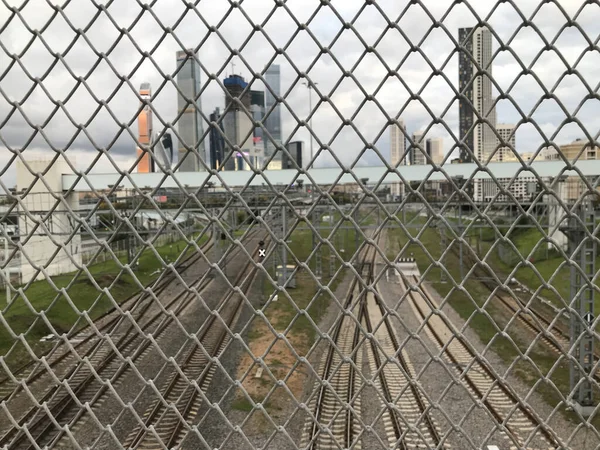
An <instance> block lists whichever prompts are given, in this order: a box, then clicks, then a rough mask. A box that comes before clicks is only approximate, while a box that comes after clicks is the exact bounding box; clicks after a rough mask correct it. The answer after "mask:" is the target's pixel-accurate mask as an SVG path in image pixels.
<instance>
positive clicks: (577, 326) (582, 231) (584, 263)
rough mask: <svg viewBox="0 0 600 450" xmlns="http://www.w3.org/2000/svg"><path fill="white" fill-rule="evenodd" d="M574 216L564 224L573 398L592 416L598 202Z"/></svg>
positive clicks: (579, 209) (587, 203)
mask: <svg viewBox="0 0 600 450" xmlns="http://www.w3.org/2000/svg"><path fill="white" fill-rule="evenodd" d="M572 212H573V216H572V217H571V218H570V219H569V220H568V224H567V227H563V228H562V230H563V232H565V234H566V235H567V237H568V239H569V253H570V255H571V298H570V304H569V307H570V317H571V321H570V322H571V351H570V354H571V362H570V386H571V398H572V401H573V404H574V407H575V409H577V410H578V411H579V412H580V413H581V414H582V415H584V416H589V415H591V414H592V413H593V411H594V410H595V406H594V396H593V393H594V384H595V383H594V380H593V378H594V372H593V370H594V369H595V355H594V340H595V337H594V334H595V312H594V298H595V291H596V286H595V284H594V279H595V276H596V256H597V244H596V242H597V241H596V239H597V238H596V237H595V231H596V223H597V219H596V217H597V215H596V209H595V205H594V204H593V203H592V202H591V201H590V200H584V201H582V202H581V204H579V205H577V206H575V207H574V208H573V211H572Z"/></svg>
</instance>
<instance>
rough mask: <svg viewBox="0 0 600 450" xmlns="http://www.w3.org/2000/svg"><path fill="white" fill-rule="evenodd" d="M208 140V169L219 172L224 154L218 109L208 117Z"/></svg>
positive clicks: (221, 124)
mask: <svg viewBox="0 0 600 450" xmlns="http://www.w3.org/2000/svg"><path fill="white" fill-rule="evenodd" d="M209 119H210V124H209V127H210V128H209V138H210V151H209V153H210V168H211V169H214V170H219V169H220V168H221V164H222V163H223V154H224V152H225V139H224V137H223V136H225V130H224V126H223V121H221V120H219V119H221V111H220V110H219V108H215V110H214V111H213V112H212V113H211V114H210V116H209Z"/></svg>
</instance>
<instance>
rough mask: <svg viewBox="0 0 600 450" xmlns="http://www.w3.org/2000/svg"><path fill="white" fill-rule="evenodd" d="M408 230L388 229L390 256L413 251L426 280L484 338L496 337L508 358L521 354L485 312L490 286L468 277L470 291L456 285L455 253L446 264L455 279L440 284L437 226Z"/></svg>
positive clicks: (497, 346) (466, 285)
mask: <svg viewBox="0 0 600 450" xmlns="http://www.w3.org/2000/svg"><path fill="white" fill-rule="evenodd" d="M412 223H413V224H418V225H420V226H422V225H424V224H425V223H426V220H425V218H418V219H415V220H414V221H413V222H412ZM408 231H409V233H410V234H406V233H405V232H404V231H402V229H401V228H399V227H398V228H394V229H391V230H389V231H388V238H389V239H390V240H395V241H396V242H395V243H394V244H395V245H394V246H392V245H389V246H388V249H387V252H386V253H387V254H386V256H387V257H388V258H389V259H393V258H396V257H398V256H402V257H409V256H410V255H411V254H412V255H413V257H414V258H415V260H416V262H417V265H418V267H419V270H420V272H421V274H422V275H424V279H425V280H427V281H429V282H431V283H434V284H435V289H436V290H437V291H438V293H439V294H440V295H441V296H442V297H443V298H447V300H446V301H447V302H448V303H449V304H450V305H451V306H452V308H453V309H454V310H455V311H456V312H457V313H458V314H459V315H460V316H461V317H462V318H463V319H464V320H465V321H467V322H468V323H469V325H470V326H471V327H472V328H473V329H475V330H476V331H477V332H478V334H479V336H480V338H481V340H482V341H483V342H485V343H486V344H487V343H489V342H491V341H492V340H493V344H492V345H493V347H494V349H496V350H498V351H499V353H501V354H502V356H503V357H504V358H505V359H507V360H510V359H511V358H513V357H514V356H515V355H516V354H517V351H516V349H515V348H514V347H512V346H510V345H506V342H504V341H505V339H504V338H498V337H496V335H497V333H498V332H499V330H498V328H497V326H496V325H495V324H494V322H493V321H491V320H490V319H489V318H488V317H487V315H486V314H485V313H484V312H483V311H482V307H483V305H484V302H485V301H486V300H487V298H488V296H489V292H488V291H487V290H486V288H485V287H484V286H483V285H482V284H481V283H479V282H478V281H475V280H473V279H467V280H466V281H465V283H464V288H465V289H466V291H467V292H468V294H467V293H465V292H462V291H460V290H458V289H455V288H454V286H455V285H458V284H460V281H461V278H460V276H461V273H460V265H459V259H458V257H456V256H455V255H454V253H448V254H447V255H446V256H445V259H444V266H445V267H446V269H447V271H448V272H449V274H450V276H451V277H452V278H451V279H449V280H448V281H447V282H446V283H440V279H441V275H442V272H441V269H438V268H435V267H433V266H432V262H433V261H437V260H439V259H440V257H441V255H442V248H441V244H440V243H441V240H440V236H439V232H438V231H437V229H435V228H425V229H424V230H422V231H419V230H415V229H413V228H411V229H409V230H408ZM417 241H419V242H417ZM393 249H400V251H401V254H400V255H398V254H394V253H395V251H394V250H393ZM428 254H429V255H428ZM465 273H466V271H465ZM489 308H490V307H489V306H488V307H486V308H485V310H486V311H487V312H490V309H489Z"/></svg>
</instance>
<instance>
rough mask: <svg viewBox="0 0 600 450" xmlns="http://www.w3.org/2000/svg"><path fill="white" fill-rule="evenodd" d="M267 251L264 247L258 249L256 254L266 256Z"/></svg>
mask: <svg viewBox="0 0 600 450" xmlns="http://www.w3.org/2000/svg"><path fill="white" fill-rule="evenodd" d="M266 253H267V251H266V250H265V249H264V248H259V249H258V256H259V257H261V258H264V257H265V256H266Z"/></svg>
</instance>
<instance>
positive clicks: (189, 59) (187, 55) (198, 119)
mask: <svg viewBox="0 0 600 450" xmlns="http://www.w3.org/2000/svg"><path fill="white" fill-rule="evenodd" d="M177 68H178V69H179V72H177V87H178V88H179V91H180V92H178V95H177V114H178V117H179V120H178V132H179V138H180V141H179V147H178V149H179V151H178V154H179V162H180V165H179V171H181V172H198V171H204V170H205V168H204V166H203V165H202V163H201V160H200V158H202V159H206V154H205V149H204V138H203V135H204V126H203V123H202V116H201V111H202V103H201V101H200V65H199V64H198V63H197V62H196V60H195V59H194V51H193V50H187V51H179V52H177ZM182 161H183V162H182Z"/></svg>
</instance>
